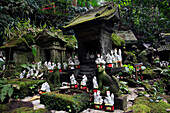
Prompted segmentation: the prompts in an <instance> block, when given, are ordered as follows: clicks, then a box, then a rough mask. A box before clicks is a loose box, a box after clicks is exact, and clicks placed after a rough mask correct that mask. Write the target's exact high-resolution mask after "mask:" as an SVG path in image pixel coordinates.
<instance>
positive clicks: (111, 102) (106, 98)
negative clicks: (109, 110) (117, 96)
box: [104, 91, 114, 106]
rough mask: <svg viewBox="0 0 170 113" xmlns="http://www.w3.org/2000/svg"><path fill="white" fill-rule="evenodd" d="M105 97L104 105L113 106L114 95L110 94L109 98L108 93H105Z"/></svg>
mask: <svg viewBox="0 0 170 113" xmlns="http://www.w3.org/2000/svg"><path fill="white" fill-rule="evenodd" d="M106 93H107V97H105V99H104V103H105V105H106V104H110V105H112V106H113V105H114V94H113V93H112V95H111V96H110V91H107V92H106Z"/></svg>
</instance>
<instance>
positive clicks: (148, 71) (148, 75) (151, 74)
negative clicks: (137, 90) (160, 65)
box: [142, 68, 157, 79]
mask: <svg viewBox="0 0 170 113" xmlns="http://www.w3.org/2000/svg"><path fill="white" fill-rule="evenodd" d="M142 74H143V75H144V78H148V79H149V78H156V77H157V73H156V72H154V71H153V70H151V69H148V68H147V69H146V70H144V71H143V72H142Z"/></svg>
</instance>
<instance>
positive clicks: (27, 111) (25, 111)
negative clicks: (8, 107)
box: [9, 107, 34, 113]
mask: <svg viewBox="0 0 170 113" xmlns="http://www.w3.org/2000/svg"><path fill="white" fill-rule="evenodd" d="M9 113H34V110H33V108H29V107H20V108H16V109H14V110H12V111H10V112H9Z"/></svg>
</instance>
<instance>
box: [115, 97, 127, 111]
mask: <svg viewBox="0 0 170 113" xmlns="http://www.w3.org/2000/svg"><path fill="white" fill-rule="evenodd" d="M114 105H115V109H120V110H124V109H126V108H127V96H126V95H124V96H119V97H115V104H114Z"/></svg>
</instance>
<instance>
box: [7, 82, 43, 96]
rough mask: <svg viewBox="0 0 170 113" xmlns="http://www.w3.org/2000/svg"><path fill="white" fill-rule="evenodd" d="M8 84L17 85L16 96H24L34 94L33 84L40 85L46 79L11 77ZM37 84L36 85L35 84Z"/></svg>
mask: <svg viewBox="0 0 170 113" xmlns="http://www.w3.org/2000/svg"><path fill="white" fill-rule="evenodd" d="M7 82H8V84H12V85H13V87H15V91H14V96H17V95H18V96H19V98H24V97H26V96H28V95H30V94H32V90H31V88H30V87H31V86H33V85H34V86H36V87H38V86H40V85H41V84H43V83H44V82H45V80H32V79H11V80H8V81H7ZM35 84H36V85H35Z"/></svg>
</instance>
